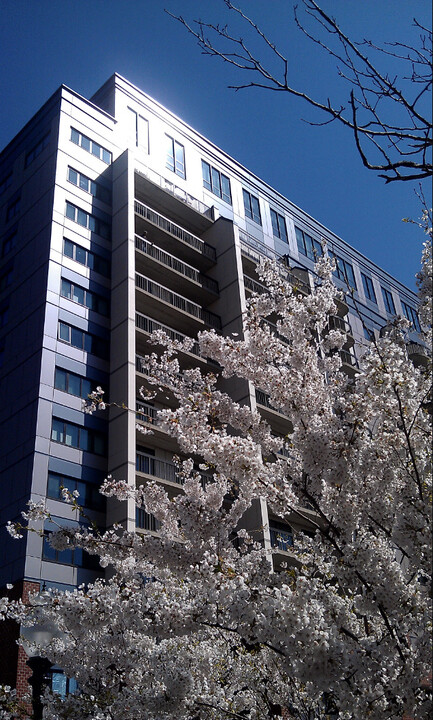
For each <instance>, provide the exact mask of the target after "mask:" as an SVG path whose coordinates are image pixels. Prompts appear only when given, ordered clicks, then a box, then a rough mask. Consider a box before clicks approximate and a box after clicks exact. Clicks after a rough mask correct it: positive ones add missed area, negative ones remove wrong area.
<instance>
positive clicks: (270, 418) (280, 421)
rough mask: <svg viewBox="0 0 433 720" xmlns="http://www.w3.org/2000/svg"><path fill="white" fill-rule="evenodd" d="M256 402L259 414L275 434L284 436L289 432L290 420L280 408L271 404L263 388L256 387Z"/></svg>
mask: <svg viewBox="0 0 433 720" xmlns="http://www.w3.org/2000/svg"><path fill="white" fill-rule="evenodd" d="M256 403H257V409H258V410H259V411H260V414H261V415H262V416H263V418H264V419H265V420H266V421H267V422H268V423H269V425H270V426H271V428H272V429H273V431H274V432H275V433H276V434H278V435H283V436H284V435H287V434H288V433H290V432H291V430H292V424H291V422H290V420H289V419H288V417H287V416H286V415H284V414H283V413H282V412H281V411H280V410H277V408H275V407H273V405H271V403H270V401H269V395H267V394H266V393H265V392H263V390H258V389H256Z"/></svg>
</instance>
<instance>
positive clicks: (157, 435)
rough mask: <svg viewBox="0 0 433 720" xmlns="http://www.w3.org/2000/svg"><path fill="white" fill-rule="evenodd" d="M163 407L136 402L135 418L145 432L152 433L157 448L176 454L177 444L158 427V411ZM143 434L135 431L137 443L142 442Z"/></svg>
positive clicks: (140, 401)
mask: <svg viewBox="0 0 433 720" xmlns="http://www.w3.org/2000/svg"><path fill="white" fill-rule="evenodd" d="M163 409H164V408H163V407H160V406H159V407H157V406H155V405H150V404H149V403H146V402H143V401H142V400H137V401H136V418H137V423H138V425H142V426H143V428H144V429H145V430H151V431H152V435H151V437H152V439H153V440H155V441H156V443H157V445H158V447H160V448H162V449H163V450H170V451H172V452H176V450H177V443H176V440H175V439H174V438H172V437H171V435H169V434H168V433H167V432H166V431H165V430H163V429H162V428H161V427H160V424H161V423H160V420H159V419H158V410H163ZM143 437H146V436H145V435H143V433H141V432H140V430H138V429H137V442H138V443H140V442H143Z"/></svg>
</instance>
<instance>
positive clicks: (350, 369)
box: [340, 350, 359, 377]
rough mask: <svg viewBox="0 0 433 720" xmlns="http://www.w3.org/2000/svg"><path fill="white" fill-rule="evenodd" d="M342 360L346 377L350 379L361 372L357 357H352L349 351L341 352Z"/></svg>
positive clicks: (342, 368)
mask: <svg viewBox="0 0 433 720" xmlns="http://www.w3.org/2000/svg"><path fill="white" fill-rule="evenodd" d="M340 358H341V363H342V365H341V370H342V371H343V372H345V373H346V375H349V377H355V375H356V374H357V373H358V372H359V370H358V361H357V359H356V357H355V356H354V355H352V353H351V352H349V350H340Z"/></svg>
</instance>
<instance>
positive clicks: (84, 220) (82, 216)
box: [77, 208, 88, 227]
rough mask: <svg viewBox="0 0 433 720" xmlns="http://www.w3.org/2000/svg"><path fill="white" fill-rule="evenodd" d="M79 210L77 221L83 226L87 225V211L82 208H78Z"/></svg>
mask: <svg viewBox="0 0 433 720" xmlns="http://www.w3.org/2000/svg"><path fill="white" fill-rule="evenodd" d="M77 210H78V212H77V223H78V224H79V225H82V226H83V227H87V218H88V215H87V213H86V212H84V210H80V208H77Z"/></svg>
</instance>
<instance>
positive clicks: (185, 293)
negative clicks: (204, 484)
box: [0, 74, 423, 684]
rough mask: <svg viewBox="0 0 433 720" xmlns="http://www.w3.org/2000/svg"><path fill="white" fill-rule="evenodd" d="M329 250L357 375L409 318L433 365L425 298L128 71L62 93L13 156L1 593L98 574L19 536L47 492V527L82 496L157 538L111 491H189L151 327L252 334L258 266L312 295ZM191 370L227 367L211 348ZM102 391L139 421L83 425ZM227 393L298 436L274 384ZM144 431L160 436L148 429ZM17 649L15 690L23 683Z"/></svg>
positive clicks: (0, 227)
mask: <svg viewBox="0 0 433 720" xmlns="http://www.w3.org/2000/svg"><path fill="white" fill-rule="evenodd" d="M322 240H325V241H326V243H327V247H328V250H329V252H330V253H332V254H333V256H334V257H335V259H336V267H337V269H336V273H335V275H336V278H335V281H336V284H337V286H339V287H341V288H342V289H344V290H347V288H350V289H351V293H348V297H347V304H345V303H341V308H340V315H339V316H338V317H335V318H330V325H331V326H333V327H338V328H342V329H344V330H345V331H346V332H347V343H346V346H345V348H344V350H343V351H342V359H343V366H344V368H345V370H346V372H348V373H354V372H356V365H357V356H359V352H361V351H362V347H363V346H365V343H366V342H368V340H369V337H370V336H371V333H379V332H380V330H381V328H382V327H383V326H384V325H386V323H387V322H388V321H389V320H390V319H391V318H392V317H393V316H394V315H396V314H400V315H405V316H406V317H408V319H409V320H410V321H411V323H412V329H413V337H412V340H413V342H412V343H410V345H409V352H410V353H411V355H412V357H413V358H414V359H416V360H417V361H419V362H422V353H423V350H422V347H421V346H420V345H419V344H418V342H417V335H416V331H417V330H418V329H419V325H418V318H417V314H416V296H415V295H414V293H412V292H411V291H410V290H408V289H407V288H406V287H405V286H403V285H402V284H401V283H399V282H398V281H397V280H395V279H394V278H392V277H391V276H390V275H388V274H387V273H386V272H385V271H383V270H381V269H379V268H378V267H377V266H376V265H375V264H374V263H372V262H370V261H369V260H368V259H367V258H365V257H364V256H363V255H362V254H361V253H359V252H357V251H356V250H355V249H354V248H352V247H350V246H349V245H348V244H347V243H346V242H345V241H343V240H341V239H340V238H338V237H337V236H335V235H334V234H333V233H332V232H331V231H329V230H328V229H327V228H325V227H323V226H322V225H321V224H320V223H319V222H317V221H315V220H314V219H313V218H311V217H310V216H309V215H308V214H306V213H305V212H303V211H302V210H300V209H299V208H298V207H296V206H295V205H293V204H292V203H291V202H290V201H289V200H287V199H286V198H284V197H283V196H282V195H280V194H279V193H278V192H276V191H275V190H273V189H272V188H270V187H269V186H268V185H267V184H266V183H265V182H264V181H263V180H261V179H259V178H258V177H256V176H255V175H254V174H252V173H251V172H249V171H248V170H246V169H245V168H244V167H242V166H241V165H240V164H239V163H237V162H236V161H235V160H234V159H232V158H231V157H229V156H228V155H227V154H226V153H224V152H223V151H222V150H220V149H219V148H217V147H216V146H215V145H213V144H212V143H211V142H210V141H208V140H207V139H205V138H204V137H203V136H201V135H200V134H199V133H198V132H196V131H194V130H193V129H192V128H191V127H189V126H188V125H187V124H185V123H184V122H183V121H182V120H180V119H179V118H177V117H176V116H174V115H173V114H172V113H171V112H169V111H168V110H167V109H165V108H164V107H162V106H161V105H160V104H159V103H157V102H156V101H155V100H153V99H151V98H149V97H148V96H147V95H145V94H144V93H143V92H141V91H140V90H138V89H137V88H136V87H134V86H133V85H132V84H131V83H129V82H128V81H127V80H125V79H124V78H122V77H120V76H119V75H117V74H116V75H113V76H112V77H111V78H110V79H109V80H108V81H107V82H106V83H105V84H104V85H103V87H102V88H100V90H98V92H97V93H96V94H95V95H94V96H93V97H92V98H91V100H86V99H85V98H83V97H81V96H80V95H79V94H77V93H76V92H74V91H72V90H70V89H68V88H67V87H64V86H62V87H61V88H59V90H58V91H57V92H56V93H54V95H53V96H52V97H51V98H50V99H49V100H48V101H47V103H46V104H45V105H44V106H43V107H42V108H41V110H40V111H39V112H38V113H37V114H36V115H35V116H34V117H33V118H32V119H31V120H30V121H29V122H28V123H27V125H26V126H25V127H24V128H23V129H22V130H21V132H20V133H19V134H18V135H17V136H16V137H15V138H14V139H13V140H12V141H11V142H10V143H9V145H8V146H7V147H6V148H5V149H4V151H3V152H2V153H1V155H0V392H1V398H2V403H1V407H0V467H1V486H0V490H1V519H0V523H1V528H2V529H1V538H0V548H1V571H0V588H4V587H5V586H6V584H7V583H14V591H13V592H15V594H16V595H17V596H18V595H23V596H24V597H25V596H26V594H27V593H28V591H29V590H38V589H39V587H40V586H41V584H43V583H45V584H46V585H47V586H55V587H60V588H71V587H73V586H75V585H77V584H80V583H83V582H84V583H87V582H91V581H92V580H94V579H95V577H96V576H97V575H98V573H99V571H100V570H99V569H98V566H97V565H95V562H94V559H93V558H91V557H89V556H86V555H85V554H84V553H82V552H78V551H65V552H56V551H54V550H53V549H52V548H51V547H50V545H49V544H48V543H47V541H46V536H45V537H40V536H39V535H37V534H33V533H29V534H27V535H26V537H25V538H24V539H23V540H21V541H20V542H16V541H13V540H12V539H11V538H9V536H8V535H7V533H6V532H5V530H4V526H5V524H6V522H7V521H14V520H17V519H19V517H20V512H21V510H22V509H24V508H25V506H26V503H27V501H28V500H30V499H31V500H34V501H39V500H41V499H46V503H47V506H48V509H49V510H50V513H51V515H52V518H53V523H52V524H50V523H48V524H47V525H46V528H45V530H46V533H47V534H49V532H50V530H52V529H53V528H54V527H55V526H56V523H58V524H65V523H77V522H79V518H78V517H77V516H76V515H74V513H72V512H71V508H70V506H68V505H67V504H66V503H65V502H63V501H62V496H61V488H62V487H67V488H68V489H70V490H78V491H79V493H80V502H81V503H82V505H84V507H85V508H86V511H87V513H88V514H89V515H90V516H92V517H93V519H94V520H95V521H96V522H97V523H98V524H100V525H101V526H106V525H111V524H112V523H113V522H120V523H122V524H123V525H124V527H125V528H127V529H128V530H136V531H137V532H157V526H156V523H155V520H154V518H152V517H151V516H148V515H147V514H146V513H145V512H144V510H143V509H142V508H136V507H135V506H134V503H133V502H132V501H128V502H125V503H117V502H112V503H111V502H108V503H106V502H105V500H104V498H103V497H102V496H101V495H99V493H98V487H99V485H100V484H101V482H102V480H103V479H104V478H105V477H106V475H107V473H111V474H112V475H113V476H115V477H118V478H122V479H127V480H128V482H129V483H130V485H131V486H134V485H136V484H141V483H143V482H145V481H146V479H148V478H152V479H156V480H157V481H158V482H161V483H163V484H164V486H165V487H166V488H167V490H168V492H170V493H178V492H181V486H180V485H179V482H178V479H177V476H176V472H175V467H174V465H173V460H172V456H173V453H174V452H176V446H175V444H174V443H173V440H172V439H171V438H170V437H168V436H167V435H166V434H165V433H164V432H162V431H161V430H160V429H158V424H157V415H156V412H157V410H158V408H159V407H162V406H163V405H162V402H159V400H158V398H156V399H155V401H154V402H152V403H146V402H143V401H142V400H140V399H137V390H138V388H139V387H140V386H141V385H142V384H143V382H145V375H144V374H143V373H142V367H141V362H140V357H142V356H143V355H145V354H146V353H147V352H148V351H149V349H150V346H149V335H150V333H151V332H152V331H153V330H156V329H160V328H161V329H163V330H165V331H166V332H167V333H168V335H169V336H171V337H172V338H182V337H184V336H189V337H194V336H195V335H196V334H197V332H198V331H200V330H203V329H208V328H214V329H216V330H217V331H218V332H222V333H223V334H229V333H232V332H236V333H239V334H241V333H242V329H243V317H244V313H245V309H246V300H247V298H248V296H249V294H250V293H251V292H252V291H261V289H262V288H261V286H260V282H259V278H258V276H257V275H256V273H255V267H256V264H257V262H258V261H259V260H260V258H261V257H271V258H274V259H276V260H277V261H278V262H281V263H282V264H283V265H284V267H285V269H286V272H287V275H288V277H289V279H290V280H291V281H292V282H293V283H294V285H295V286H296V288H297V291H298V292H305V293H307V292H309V291H310V289H311V287H312V284H313V283H314V272H313V268H314V262H315V259H316V258H317V257H318V256H319V255H320V254H321V253H322ZM181 363H182V365H183V366H184V367H190V366H193V365H197V364H198V365H200V366H201V367H202V368H203V369H207V368H208V369H209V368H211V367H212V366H210V364H209V361H208V360H206V358H204V357H201V356H200V354H199V351H198V348H197V347H196V346H193V348H192V349H191V352H190V353H184V354H183V355H182V357H181ZM97 385H100V386H102V387H103V388H104V389H106V390H107V392H108V395H109V399H110V400H111V401H118V402H119V403H124V404H125V405H126V406H127V407H128V408H129V410H126V409H125V410H121V409H118V410H116V411H113V412H112V413H111V414H110V417H109V418H108V414H107V416H106V417H104V416H103V415H100V416H99V415H94V416H89V415H85V414H83V412H82V409H81V408H82V398H85V397H86V396H87V394H88V393H89V392H90V390H91V389H94V388H95V387H96V386H97ZM227 390H228V391H229V392H230V393H231V395H232V396H233V398H234V399H235V400H238V401H239V402H241V403H248V404H249V405H251V407H253V408H257V409H258V410H259V411H260V412H261V413H262V414H263V416H264V417H265V418H266V419H267V420H268V421H269V422H270V424H271V426H272V428H273V430H274V432H275V433H276V434H280V435H284V434H286V433H287V432H288V430H289V427H288V424H287V420H286V419H285V417H284V416H283V415H281V414H280V413H279V412H278V411H276V410H275V409H273V408H272V407H271V406H270V404H269V402H268V399H267V397H266V395H265V394H264V393H263V392H261V390H260V388H254V387H253V386H252V385H251V383H248V382H246V381H245V382H238V383H234V382H232V383H230V384H228V385H227ZM133 408H136V411H137V412H136V413H135V412H134V411H133ZM137 421H138V422H139V423H143V424H145V425H146V426H148V427H150V428H151V429H152V430H153V434H152V435H147V436H143V435H141V434H140V433H137V431H136V422H137ZM246 522H248V523H250V525H252V526H254V527H256V528H261V532H262V540H263V542H264V543H265V545H267V546H268V547H271V546H274V547H277V548H278V550H279V552H280V553H281V556H282V557H284V555H285V554H286V553H289V551H290V545H291V543H292V531H293V528H291V527H289V526H286V525H282V524H281V523H280V522H279V521H278V518H274V517H272V516H269V513H268V509H267V507H266V505H265V504H260V503H258V504H257V506H254V508H252V510H251V511H250V515H249V517H248V518H247V519H246ZM295 529H296V528H295ZM14 632H15V631H13V630H11V629H10V633H11V637H13V633H14ZM11 647H12V648H13V649H12V650H11V653H12V654H10V653H8V654H6V653H5V654H3V666H2V667H0V672H1V676H0V682H1V681H3V682H9V683H11V684H14V678H13V677H12V676H13V675H14V673H15V672H16V667H17V663H16V658H17V653H18V650H17V649H16V648H14V646H13V645H12V646H11ZM20 653H21V655H20V662H21V664H22V663H23V662H24V660H25V658H24V657H23V656H22V651H21V650H20Z"/></svg>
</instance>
